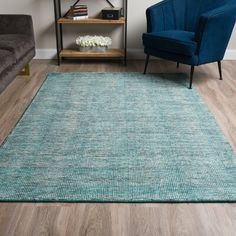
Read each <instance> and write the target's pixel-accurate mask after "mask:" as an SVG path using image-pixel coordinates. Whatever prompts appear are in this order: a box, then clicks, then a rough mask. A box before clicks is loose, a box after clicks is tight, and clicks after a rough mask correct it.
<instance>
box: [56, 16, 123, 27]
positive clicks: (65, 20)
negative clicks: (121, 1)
mask: <svg viewBox="0 0 236 236" xmlns="http://www.w3.org/2000/svg"><path fill="white" fill-rule="evenodd" d="M57 23H58V24H109V25H111V24H114V25H123V24H125V18H124V17H121V18H120V19H119V20H106V19H100V18H88V19H83V20H73V19H68V18H65V17H62V18H60V19H58V21H57Z"/></svg>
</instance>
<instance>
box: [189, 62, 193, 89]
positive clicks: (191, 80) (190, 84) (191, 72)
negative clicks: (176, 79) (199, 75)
mask: <svg viewBox="0 0 236 236" xmlns="http://www.w3.org/2000/svg"><path fill="white" fill-rule="evenodd" d="M193 73H194V66H191V71H190V81H189V89H192V83H193Z"/></svg>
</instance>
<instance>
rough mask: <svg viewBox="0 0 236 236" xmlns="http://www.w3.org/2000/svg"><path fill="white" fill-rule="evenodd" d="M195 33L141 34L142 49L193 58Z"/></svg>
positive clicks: (165, 32) (163, 32)
mask: <svg viewBox="0 0 236 236" xmlns="http://www.w3.org/2000/svg"><path fill="white" fill-rule="evenodd" d="M194 39H195V33H194V32H189V31H182V30H167V31H159V32H152V33H144V34H143V44H144V47H147V48H153V49H156V50H160V51H166V52H170V53H175V54H180V55H184V56H193V55H194V54H195V53H196V50H197V42H195V41H194Z"/></svg>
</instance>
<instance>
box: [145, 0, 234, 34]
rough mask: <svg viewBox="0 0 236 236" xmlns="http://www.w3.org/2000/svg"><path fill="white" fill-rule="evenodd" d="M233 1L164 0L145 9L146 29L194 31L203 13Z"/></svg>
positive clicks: (149, 30)
mask: <svg viewBox="0 0 236 236" xmlns="http://www.w3.org/2000/svg"><path fill="white" fill-rule="evenodd" d="M233 3H234V4H236V0H164V1H161V2H160V3H157V4H155V5H153V6H151V7H149V8H148V9H147V19H148V22H147V23H148V25H147V30H148V32H151V31H160V30H169V29H177V30H186V31H192V32H194V31H196V29H197V27H198V23H199V19H200V16H201V15H202V14H203V13H205V12H208V11H211V10H213V9H215V8H218V7H221V6H224V5H228V4H233Z"/></svg>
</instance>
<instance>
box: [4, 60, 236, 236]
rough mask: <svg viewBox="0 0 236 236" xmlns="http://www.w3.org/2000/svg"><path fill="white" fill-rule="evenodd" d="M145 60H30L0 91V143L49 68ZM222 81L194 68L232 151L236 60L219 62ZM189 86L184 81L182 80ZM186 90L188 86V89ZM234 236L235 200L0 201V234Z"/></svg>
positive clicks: (170, 66) (160, 65)
mask: <svg viewBox="0 0 236 236" xmlns="http://www.w3.org/2000/svg"><path fill="white" fill-rule="evenodd" d="M142 70H143V62H141V61H136V62H135V61H130V62H128V66H127V67H124V66H123V65H121V64H119V63H104V62H103V63H102V62H100V63H92V62H86V63H79V62H77V63H64V64H63V65H62V66H60V67H57V66H56V64H55V62H52V61H45V60H34V61H33V62H32V63H31V76H30V77H23V76H22V77H18V78H17V79H16V80H15V81H14V82H13V83H12V84H11V85H10V86H9V87H8V88H7V89H6V90H5V91H4V92H3V93H2V94H1V95H0V143H1V142H2V141H3V140H4V139H5V137H6V136H7V135H8V134H9V132H10V131H11V130H12V128H13V127H14V126H15V124H16V122H17V121H18V119H19V118H20V117H21V115H22V113H23V111H24V110H25V108H26V107H27V105H28V104H29V103H30V101H31V100H32V98H33V96H34V95H35V93H36V92H37V90H38V89H39V87H40V86H41V84H42V82H43V81H44V80H45V78H46V74H47V73H48V72H50V71H63V72H70V71H73V72H74V71H142ZM149 71H150V72H158V73H159V72H160V73H161V72H166V73H176V72H177V71H179V72H183V73H189V67H187V66H183V65H181V67H180V68H179V69H176V65H175V64H174V63H171V62H166V61H153V62H151V63H150V66H149ZM223 74H224V80H223V81H219V80H218V71H217V65H216V64H210V65H205V66H201V67H199V68H196V71H195V79H194V86H195V87H196V88H197V89H198V90H199V92H200V94H201V95H202V97H203V99H204V100H205V102H206V103H207V105H208V107H209V109H210V111H211V112H212V114H213V115H214V117H215V119H216V121H217V123H218V124H219V126H220V127H221V129H222V131H223V133H224V134H225V136H226V138H227V139H228V140H229V142H230V143H231V145H232V147H233V149H234V150H235V151H236V61H234V62H233V61H224V62H223ZM186 86H187V81H186ZM186 89H187V88H186ZM0 184H1V183H0ZM11 235H17V236H25V235H29V236H34V235H56V236H61V235H66V236H70V235H81V236H83V235H89V236H95V235H96V236H114V235H118V236H126V235H130V236H139V235H140V236H145V235H146V236H151V235H158V236H159V235H161V236H162V235H184V236H192V235H194V236H195V235H196V236H205V235H207V236H208V235H212V236H218V235H219V236H229V235H230V236H235V235H236V204H133V205H132V204H58V203H57V204H51V203H50V204H43V203H40V204H39V203H38V204H30V203H0V236H11Z"/></svg>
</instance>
